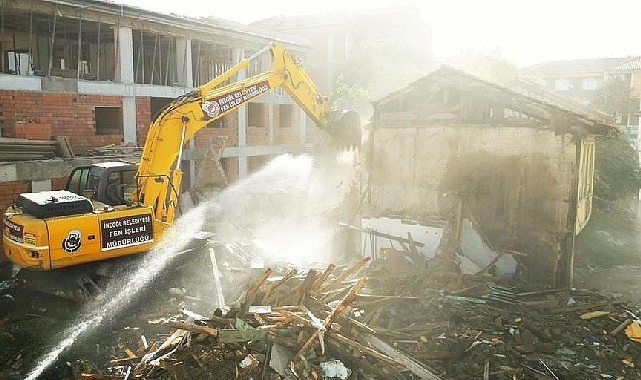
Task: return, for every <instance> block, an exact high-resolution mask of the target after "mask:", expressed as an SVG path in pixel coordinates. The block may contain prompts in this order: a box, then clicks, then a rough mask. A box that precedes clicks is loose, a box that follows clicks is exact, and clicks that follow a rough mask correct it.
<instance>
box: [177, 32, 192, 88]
mask: <svg viewBox="0 0 641 380" xmlns="http://www.w3.org/2000/svg"><path fill="white" fill-rule="evenodd" d="M176 82H178V85H179V86H183V87H189V88H191V87H194V76H193V69H192V64H191V40H188V39H186V38H177V39H176Z"/></svg>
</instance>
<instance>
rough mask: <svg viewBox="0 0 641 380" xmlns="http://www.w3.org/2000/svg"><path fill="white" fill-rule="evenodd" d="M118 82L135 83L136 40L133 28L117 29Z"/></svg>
mask: <svg viewBox="0 0 641 380" xmlns="http://www.w3.org/2000/svg"><path fill="white" fill-rule="evenodd" d="M114 33H115V34H116V36H115V38H116V54H117V57H116V82H121V83H125V84H133V83H134V39H133V34H132V30H131V28H125V27H120V28H118V29H115V31H114Z"/></svg>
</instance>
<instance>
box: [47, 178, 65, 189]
mask: <svg viewBox="0 0 641 380" xmlns="http://www.w3.org/2000/svg"><path fill="white" fill-rule="evenodd" d="M66 185H67V177H62V178H52V179H51V190H63V189H64V188H65V186H66Z"/></svg>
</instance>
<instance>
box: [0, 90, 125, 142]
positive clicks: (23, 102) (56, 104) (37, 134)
mask: <svg viewBox="0 0 641 380" xmlns="http://www.w3.org/2000/svg"><path fill="white" fill-rule="evenodd" d="M96 106H99V107H122V101H121V98H120V97H118V96H104V95H79V94H69V93H45V92H31V91H1V92H0V111H1V112H2V118H3V126H2V135H3V136H4V137H20V138H29V139H37V140H42V139H44V140H46V139H48V138H50V137H51V136H67V137H68V139H69V142H70V143H71V147H72V149H73V150H74V152H75V153H83V152H85V151H86V150H87V149H89V148H96V147H100V146H104V145H109V144H113V143H120V142H122V140H123V135H122V134H116V135H102V136H99V135H96V121H95V115H94V107H96Z"/></svg>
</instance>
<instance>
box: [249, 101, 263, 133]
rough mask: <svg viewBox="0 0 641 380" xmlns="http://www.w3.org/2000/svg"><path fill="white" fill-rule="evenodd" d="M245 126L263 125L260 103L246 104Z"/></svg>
mask: <svg viewBox="0 0 641 380" xmlns="http://www.w3.org/2000/svg"><path fill="white" fill-rule="evenodd" d="M247 126H248V127H264V126H265V113H264V112H263V105H262V104H260V103H249V104H248V105H247Z"/></svg>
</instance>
